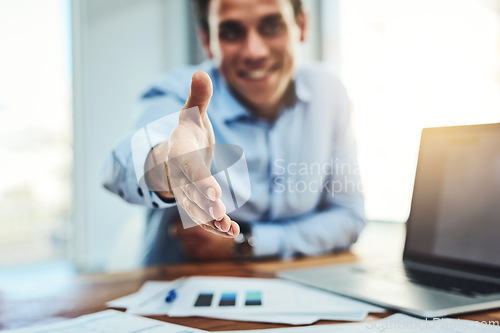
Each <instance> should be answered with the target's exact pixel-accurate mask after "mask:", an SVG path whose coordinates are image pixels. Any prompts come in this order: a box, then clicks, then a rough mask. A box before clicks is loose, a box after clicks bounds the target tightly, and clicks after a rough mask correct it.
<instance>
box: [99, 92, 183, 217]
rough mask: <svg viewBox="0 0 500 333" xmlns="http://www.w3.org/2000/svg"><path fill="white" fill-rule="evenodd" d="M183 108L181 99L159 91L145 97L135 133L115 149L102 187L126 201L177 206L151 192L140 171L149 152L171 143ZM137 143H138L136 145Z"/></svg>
mask: <svg viewBox="0 0 500 333" xmlns="http://www.w3.org/2000/svg"><path fill="white" fill-rule="evenodd" d="M182 106H183V101H182V100H180V99H178V98H175V97H173V96H168V95H167V94H166V93H165V92H164V91H162V90H161V89H158V88H152V89H151V90H150V91H148V92H147V93H146V94H145V95H144V96H143V97H142V99H141V101H140V104H139V111H140V112H139V117H138V119H137V122H136V126H135V130H134V131H133V133H132V134H129V135H127V136H126V137H125V138H124V139H122V140H121V141H120V142H119V143H118V144H117V145H116V146H115V147H114V148H113V150H112V151H111V154H110V155H109V156H108V157H107V159H106V162H105V164H104V168H103V186H104V187H105V188H106V189H108V190H109V191H111V192H113V193H115V194H117V195H119V196H120V197H121V198H123V199H124V200H126V201H127V202H130V203H134V204H138V205H144V206H146V207H149V208H168V207H172V206H175V205H176V203H175V202H173V203H168V202H165V201H163V200H162V199H161V198H160V197H158V195H156V193H155V192H153V191H151V190H150V189H149V188H148V186H147V185H146V183H145V181H141V180H140V179H141V177H140V176H138V172H139V173H140V172H142V173H144V164H145V162H146V157H147V155H148V153H149V151H150V149H152V147H154V146H155V145H156V144H158V143H160V142H162V141H165V140H168V137H169V136H170V133H171V131H172V130H173V128H175V125H176V121H177V119H178V116H177V115H176V113H178V112H179V111H180V110H181V109H182ZM135 139H139V140H135ZM134 141H136V142H139V144H135V145H134V144H133V143H134ZM132 147H134V148H132ZM133 149H134V151H132V150H133ZM139 169H140V170H139ZM138 170H139V171H138ZM138 179H139V181H138Z"/></svg>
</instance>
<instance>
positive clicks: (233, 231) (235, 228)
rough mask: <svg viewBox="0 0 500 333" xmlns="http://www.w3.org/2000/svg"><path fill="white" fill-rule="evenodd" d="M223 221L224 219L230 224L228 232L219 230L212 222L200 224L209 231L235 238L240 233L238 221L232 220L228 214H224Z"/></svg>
mask: <svg viewBox="0 0 500 333" xmlns="http://www.w3.org/2000/svg"><path fill="white" fill-rule="evenodd" d="M222 221H224V223H227V224H228V225H229V228H228V229H227V231H226V232H224V231H220V230H218V229H217V228H216V227H215V226H214V225H211V224H210V223H208V224H203V225H200V226H201V227H202V228H203V229H205V230H206V231H208V232H211V233H214V234H216V235H219V236H222V237H226V238H234V237H236V236H238V235H239V233H240V226H239V225H238V223H236V222H234V221H232V220H231V218H230V217H229V216H227V215H225V216H224V218H223V220H222Z"/></svg>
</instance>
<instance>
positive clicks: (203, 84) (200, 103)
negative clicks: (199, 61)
mask: <svg viewBox="0 0 500 333" xmlns="http://www.w3.org/2000/svg"><path fill="white" fill-rule="evenodd" d="M212 92H213V87H212V80H211V79H210V76H208V74H207V73H205V72H203V71H198V72H196V73H194V75H193V77H192V79H191V90H190V91H189V97H188V99H187V101H186V104H185V105H184V108H183V110H186V109H189V108H192V107H196V106H197V107H198V108H199V111H200V114H201V115H204V113H205V112H206V111H207V107H208V104H209V103H210V98H211V97H212ZM181 114H182V112H181Z"/></svg>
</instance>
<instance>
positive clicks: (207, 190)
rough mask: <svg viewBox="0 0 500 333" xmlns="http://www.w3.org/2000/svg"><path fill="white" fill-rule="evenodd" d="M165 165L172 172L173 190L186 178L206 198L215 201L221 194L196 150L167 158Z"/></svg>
mask: <svg viewBox="0 0 500 333" xmlns="http://www.w3.org/2000/svg"><path fill="white" fill-rule="evenodd" d="M167 165H168V169H169V172H172V173H171V177H170V180H171V183H172V187H173V188H174V190H175V188H177V187H180V186H182V185H183V184H184V181H185V180H183V179H184V178H187V179H188V180H189V182H190V183H192V184H194V185H195V186H196V187H197V188H198V190H199V191H200V192H201V193H202V194H203V195H204V196H205V197H206V198H207V199H209V200H211V201H216V200H218V199H220V197H221V196H222V189H221V188H220V186H219V184H218V183H217V181H216V180H215V178H214V177H213V176H212V174H211V173H210V170H209V168H208V167H207V166H206V164H205V161H204V159H203V157H202V156H201V154H200V153H199V152H198V151H194V152H191V153H187V154H184V155H180V156H177V157H172V158H168V159H167Z"/></svg>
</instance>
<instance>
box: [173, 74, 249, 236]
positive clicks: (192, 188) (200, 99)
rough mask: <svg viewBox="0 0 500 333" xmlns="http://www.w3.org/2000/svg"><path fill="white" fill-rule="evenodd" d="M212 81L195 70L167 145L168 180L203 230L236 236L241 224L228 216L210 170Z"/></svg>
mask: <svg viewBox="0 0 500 333" xmlns="http://www.w3.org/2000/svg"><path fill="white" fill-rule="evenodd" d="M211 97H212V81H211V80H210V77H209V76H208V74H207V73H205V72H201V71H200V72H196V73H195V74H194V75H193V78H192V82H191V91H190V93H189V97H188V100H187V102H186V105H185V106H184V108H183V109H182V111H181V113H180V116H179V124H178V125H177V127H176V128H175V130H174V131H173V132H172V134H171V136H170V139H169V141H168V146H167V166H168V176H169V181H170V184H171V187H172V190H173V193H174V196H175V199H176V201H177V203H178V205H180V206H181V207H182V208H183V209H184V210H185V211H186V213H187V214H188V215H189V217H190V218H191V219H192V220H193V221H194V222H195V223H196V224H198V225H199V226H200V227H202V228H203V229H205V230H207V231H210V232H212V233H215V234H217V235H221V236H224V237H229V238H233V237H235V236H237V235H238V234H239V231H240V228H239V226H238V224H237V223H236V222H234V221H231V219H230V218H229V216H227V215H226V207H225V206H224V204H223V203H222V201H221V199H220V198H221V195H222V190H221V188H220V186H219V184H218V183H217V181H216V180H215V178H214V177H213V176H212V175H211V173H210V165H211V162H212V158H213V154H214V144H215V139H214V132H213V129H212V124H211V122H210V120H209V118H208V115H207V108H208V105H209V103H210V98H211Z"/></svg>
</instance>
